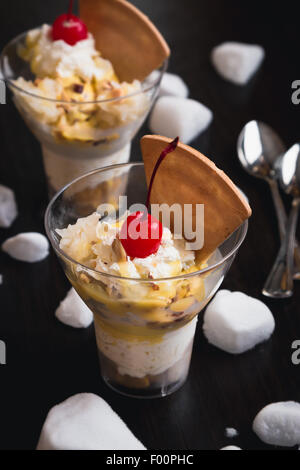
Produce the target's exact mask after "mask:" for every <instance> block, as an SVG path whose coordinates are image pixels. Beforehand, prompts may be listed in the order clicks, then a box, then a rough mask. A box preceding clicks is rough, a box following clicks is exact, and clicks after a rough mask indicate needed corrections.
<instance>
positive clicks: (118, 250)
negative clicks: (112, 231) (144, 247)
mask: <svg viewBox="0 0 300 470" xmlns="http://www.w3.org/2000/svg"><path fill="white" fill-rule="evenodd" d="M112 249H113V251H114V253H115V255H116V257H117V260H118V261H126V260H127V256H126V252H125V250H124V248H123V246H122V244H121V242H120V240H119V239H118V238H116V239H115V240H114V241H113V244H112Z"/></svg>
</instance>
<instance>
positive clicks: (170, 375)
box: [45, 163, 248, 398]
mask: <svg viewBox="0 0 300 470" xmlns="http://www.w3.org/2000/svg"><path fill="white" fill-rule="evenodd" d="M115 180H118V181H121V186H122V190H123V194H124V195H126V196H127V207H128V208H130V206H131V205H132V204H136V203H140V202H141V201H144V200H145V198H146V195H147V185H146V180H145V174H144V166H143V164H142V163H128V164H124V165H115V166H113V167H108V168H104V169H99V170H95V171H92V172H90V173H89V174H86V175H84V176H82V177H80V178H78V179H77V180H75V181H73V182H72V183H70V184H69V185H67V186H66V187H65V188H63V189H62V190H61V191H60V192H59V193H58V194H57V195H56V196H55V197H54V198H53V199H52V201H51V202H50V204H49V206H48V209H47V211H46V215H45V226H46V230H47V234H48V237H49V239H50V241H51V243H52V246H53V248H54V250H55V252H56V254H57V256H58V258H59V260H60V262H61V264H62V266H63V269H64V271H65V273H66V275H67V277H68V279H69V280H70V282H71V284H72V285H73V286H74V288H75V289H76V291H77V292H78V294H79V295H80V296H81V298H82V299H83V300H84V301H85V302H86V304H87V305H88V307H89V308H90V309H91V310H92V312H93V314H94V320H95V322H94V323H95V333H96V340H97V346H98V351H99V358H100V366H101V372H102V377H103V379H104V381H105V382H106V383H107V384H108V385H109V386H110V387H111V388H112V389H114V390H116V391H117V392H119V393H122V394H125V395H128V396H133V397H144V398H150V397H163V396H166V395H168V394H170V393H172V392H174V391H175V390H177V389H178V388H179V387H181V386H182V385H183V383H184V382H185V380H186V378H187V375H188V370H189V365H190V359H191V353H192V347H193V340H194V334H195V328H196V323H197V316H198V314H199V312H200V311H201V310H202V309H203V308H204V307H205V306H206V304H207V303H208V302H209V300H210V299H211V298H212V296H213V295H214V294H215V293H216V291H217V290H218V288H219V287H220V285H221V283H222V281H223V279H224V276H225V275H226V272H227V271H228V269H229V267H230V265H231V263H232V261H233V259H234V257H235V255H236V253H237V251H238V249H239V247H240V245H241V244H242V242H243V240H244V238H245V236H246V232H247V227H248V222H247V221H246V222H244V223H243V225H241V226H240V227H239V228H238V229H237V230H236V231H235V232H234V233H233V234H232V235H231V236H230V237H229V238H228V239H227V240H226V241H225V242H224V243H223V244H222V245H221V246H220V247H219V248H218V250H216V252H215V253H214V254H213V255H212V256H211V257H210V259H209V260H208V261H207V263H206V265H205V266H206V267H205V268H204V269H201V270H196V268H195V270H194V272H189V273H188V274H187V273H186V274H183V275H180V276H176V277H171V278H163V279H136V278H134V279H132V278H127V277H120V276H114V275H111V274H107V273H101V272H99V271H95V270H93V269H90V268H88V267H87V266H85V265H84V264H80V263H78V262H76V261H75V260H74V259H72V258H71V257H70V256H68V255H67V254H66V253H65V252H64V251H63V250H62V249H61V248H60V236H59V235H58V233H57V232H56V229H61V228H65V227H67V226H68V224H74V223H75V222H76V221H77V219H78V218H81V217H86V216H88V215H90V214H91V213H92V212H94V211H96V210H97V208H98V207H99V205H100V204H101V205H102V204H107V203H108V202H109V200H110V198H109V196H108V195H103V193H97V189H94V191H95V193H94V196H93V190H91V189H89V200H88V201H87V200H85V201H83V200H82V199H81V198H79V199H78V198H76V197H75V198H74V195H76V194H80V193H81V192H85V190H86V188H97V184H99V185H101V184H103V182H104V181H106V182H114V181H115ZM122 181H123V183H124V184H123V185H122ZM114 208H116V210H119V214H118V216H120V215H122V213H123V212H124V208H123V207H122V208H121V207H120V206H118V202H117V201H115V205H114ZM108 211H109V209H108Z"/></svg>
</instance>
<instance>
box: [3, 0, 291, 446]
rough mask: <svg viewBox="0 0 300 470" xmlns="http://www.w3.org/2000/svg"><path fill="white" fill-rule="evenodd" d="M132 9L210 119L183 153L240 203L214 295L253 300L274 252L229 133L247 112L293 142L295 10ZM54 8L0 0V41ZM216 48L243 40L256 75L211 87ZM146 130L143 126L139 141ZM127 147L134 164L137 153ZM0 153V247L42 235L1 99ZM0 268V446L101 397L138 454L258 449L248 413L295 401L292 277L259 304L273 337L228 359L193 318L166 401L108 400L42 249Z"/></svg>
mask: <svg viewBox="0 0 300 470" xmlns="http://www.w3.org/2000/svg"><path fill="white" fill-rule="evenodd" d="M133 3H134V4H136V5H138V6H139V7H140V8H141V9H142V10H143V11H144V12H145V13H146V14H148V15H149V16H150V17H151V19H152V20H153V21H154V22H155V24H156V25H157V26H158V28H159V29H160V30H161V31H162V33H163V34H164V35H165V37H166V39H167V41H168V42H169V44H170V46H171V49H172V58H171V61H170V71H172V72H175V73H178V74H180V75H181V76H182V77H183V78H184V79H185V81H186V82H187V84H188V86H189V88H190V94H191V97H192V98H195V99H197V100H199V101H201V102H203V103H204V104H205V105H207V106H208V107H210V108H211V109H212V110H213V112H214V121H213V124H212V125H211V127H210V128H209V130H208V131H207V132H206V133H205V134H203V135H202V136H200V137H199V138H198V139H197V140H196V141H195V142H193V145H194V146H195V147H196V148H197V149H199V150H200V151H202V152H203V153H204V154H206V155H207V156H209V157H210V158H212V159H213V160H214V161H215V162H216V164H217V165H218V166H220V167H221V168H222V169H223V170H225V171H226V172H227V173H228V175H229V176H230V177H232V178H233V180H234V181H235V182H236V183H237V184H238V185H239V186H240V187H241V188H242V189H243V190H244V191H245V192H246V194H247V195H248V196H249V198H250V202H251V205H252V208H253V217H252V219H251V222H250V228H249V233H248V236H247V239H246V241H245V243H244V245H243V247H242V248H241V250H240V252H239V254H238V257H237V258H236V260H235V262H234V265H233V266H232V268H231V270H230V272H229V274H228V276H227V278H226V281H225V282H224V287H225V288H228V289H232V290H241V291H243V292H246V293H247V294H250V295H253V296H256V297H259V298H262V297H261V295H260V291H261V287H262V285H263V282H264V280H265V278H266V276H267V274H268V271H269V269H270V267H271V265H272V262H273V260H274V257H275V255H276V252H277V249H278V245H279V240H278V234H277V226H276V220H275V216H274V210H273V206H272V202H271V198H270V194H269V193H268V188H267V186H266V184H265V183H264V182H262V181H257V180H254V179H252V178H251V177H250V176H248V175H246V174H245V173H244V172H243V170H242V169H241V168H240V166H239V163H238V161H237V156H236V147H235V146H236V139H237V136H238V133H239V131H240V130H241V127H242V125H243V124H244V123H245V122H246V121H248V120H250V119H253V118H256V119H261V120H264V121H266V122H267V123H269V124H270V125H271V126H273V127H274V128H275V129H276V130H277V131H278V132H279V133H280V134H281V136H282V138H283V139H284V140H285V142H286V143H287V145H291V144H293V143H294V142H295V141H297V139H298V136H299V121H300V107H297V106H294V105H293V104H292V103H291V82H292V81H293V80H296V79H299V78H300V77H299V73H298V71H299V58H298V55H299V54H298V53H297V41H298V32H297V31H298V15H297V12H296V11H295V7H294V5H295V3H290V4H289V2H283V3H281V7H280V8H279V7H276V5H274V4H271V3H270V2H257V3H256V2H251V1H248V2H241V1H235V2H234V1H231V0H226V1H223V0H218V1H217V0H186V1H185V2H182V1H181V0H164V1H159V2H158V1H155V2H150V1H147V0H143V1H142V0H140V1H134V2H133ZM66 4H67V2H66V1H59V0H52V1H51V2H41V1H39V0H28V1H26V2H23V1H21V0H18V1H17V0H11V1H10V2H1V28H0V47H1V48H2V47H3V46H4V44H5V43H6V42H7V41H8V40H9V39H10V38H12V37H13V36H15V35H17V34H19V33H21V32H22V31H24V30H26V29H29V28H33V27H35V26H37V25H39V24H41V23H43V22H52V21H53V20H54V18H55V16H56V15H58V14H60V13H61V12H62V9H63V8H65V6H66ZM263 4H264V5H265V9H264V8H263ZM271 5H272V11H270V8H271ZM17 13H18V14H17ZM224 40H238V41H245V42H250V43H255V42H256V43H258V44H261V45H263V46H264V47H265V49H266V60H265V63H264V65H263V67H262V69H261V71H260V72H259V73H258V75H257V76H256V77H255V78H254V80H253V81H252V82H251V83H250V84H249V85H248V86H247V87H244V88H238V87H236V86H233V85H231V84H229V83H226V82H224V81H223V80H222V79H221V78H220V77H219V76H217V74H216V73H215V72H214V70H213V69H212V67H211V65H210V62H209V53H210V51H211V49H212V47H213V46H215V45H217V44H218V43H220V42H222V41H224ZM145 132H147V127H146V126H145V127H144V128H143V129H142V130H141V132H140V134H139V135H140V136H141V135H143V133H145ZM137 142H138V140H137V139H136V141H135V145H134V150H133V156H132V159H133V160H138V159H140V155H139V151H138V143H137ZM0 145H1V159H0V183H3V184H6V185H8V186H10V187H11V188H13V189H14V190H15V192H16V197H17V201H18V206H19V211H20V215H19V217H18V219H17V220H16V222H15V223H14V224H13V226H12V227H11V228H10V229H7V230H4V229H2V230H0V242H2V241H4V240H5V239H6V238H7V237H9V236H11V235H14V234H17V233H18V232H20V231H32V230H36V231H41V232H43V230H44V229H43V213H44V210H45V207H46V204H47V194H46V188H45V179H44V175H43V168H42V162H41V156H40V148H39V144H38V143H37V141H36V140H35V139H34V137H33V136H32V135H31V134H30V132H29V131H28V130H27V128H26V126H25V124H24V122H23V121H22V119H21V117H20V116H19V115H18V112H17V111H16V109H15V108H14V105H13V104H12V102H11V99H10V97H9V98H8V103H7V104H6V105H3V106H1V107H0ZM288 202H289V201H287V203H288ZM0 273H2V274H3V276H4V282H3V285H2V286H0V311H1V315H0V339H1V340H4V341H5V342H6V345H7V365H5V366H3V365H2V366H0V448H1V449H31V448H34V447H35V445H36V442H37V439H38V436H39V432H40V429H41V426H42V423H43V421H44V419H45V416H46V414H47V412H48V410H49V409H50V407H52V406H53V405H55V404H56V403H58V402H60V401H62V400H64V399H65V398H67V397H68V396H70V395H72V394H75V393H78V392H94V393H97V394H99V395H101V396H102V397H103V398H104V399H105V400H107V401H108V403H109V404H110V405H111V406H112V407H113V408H114V410H115V411H117V412H118V413H119V414H120V416H121V417H122V418H123V419H124V421H125V422H126V423H127V424H128V426H129V427H130V428H131V429H132V431H133V432H134V433H135V434H136V436H137V437H138V438H139V439H140V440H141V441H142V442H143V443H144V444H145V446H146V447H148V448H151V449H219V448H220V447H222V446H224V445H228V444H236V445H239V446H241V447H242V448H244V449H263V448H270V447H268V446H265V445H264V444H263V443H261V442H260V441H259V440H258V438H257V437H256V436H255V435H254V433H253V432H252V430H251V425H252V421H253V418H254V417H255V415H256V413H257V412H258V411H259V410H260V409H261V408H262V407H263V406H264V405H266V404H268V403H270V402H273V401H279V400H298V401H300V366H298V368H297V366H294V365H292V363H291V353H292V350H291V343H292V342H293V341H294V340H295V339H298V338H300V311H299V302H300V285H299V283H298V284H297V285H296V286H295V295H294V297H293V298H292V299H290V300H285V301H271V300H266V299H264V300H265V301H266V303H267V305H269V307H270V308H271V309H272V311H273V313H274V315H275V319H276V331H275V333H274V335H273V337H272V339H271V340H270V341H268V342H267V343H266V344H263V345H260V346H259V347H258V348H256V349H255V350H254V351H251V352H248V353H246V354H243V355H241V356H237V357H234V356H231V355H228V354H225V353H223V352H221V351H220V350H217V349H216V348H214V347H212V346H209V345H208V344H207V342H206V340H205V339H204V337H203V334H202V329H201V326H202V325H201V323H202V321H201V315H200V321H199V324H198V329H197V334H196V338H195V344H194V351H193V358H192V364H191V370H190V375H189V379H188V381H187V383H186V385H185V386H184V388H182V389H181V390H180V391H178V392H176V393H175V394H174V395H173V396H171V397H168V398H165V399H160V400H153V401H151V400H148V401H139V400H133V399H127V398H124V397H120V396H118V395H117V394H114V393H113V392H112V391H110V390H109V389H108V388H107V387H106V386H105V385H104V383H102V381H101V379H100V374H99V368H98V358H97V354H96V344H95V339H94V331H93V327H90V328H89V329H87V330H84V331H83V330H82V331H77V330H75V329H72V328H68V327H67V326H64V325H62V324H60V323H59V322H58V321H57V320H56V319H55V318H54V311H55V309H56V307H57V305H58V303H59V301H60V300H61V299H62V298H63V297H64V296H65V293H66V292H67V289H68V288H69V285H68V282H67V280H66V278H65V276H64V274H63V272H62V270H61V268H60V266H59V264H58V261H57V259H56V257H55V255H54V253H53V252H51V255H50V256H49V257H48V258H47V259H46V260H45V261H43V262H41V263H37V264H33V265H30V264H26V263H20V262H17V261H14V260H12V259H10V258H9V257H8V256H6V255H5V254H4V253H0ZM227 426H232V427H235V428H236V429H238V431H239V433H240V435H239V437H238V438H236V439H233V440H229V439H227V438H226V437H225V435H224V431H225V427H227Z"/></svg>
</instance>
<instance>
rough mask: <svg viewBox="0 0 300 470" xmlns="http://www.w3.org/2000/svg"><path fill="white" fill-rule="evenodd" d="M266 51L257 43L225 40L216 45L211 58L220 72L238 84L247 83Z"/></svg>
mask: <svg viewBox="0 0 300 470" xmlns="http://www.w3.org/2000/svg"><path fill="white" fill-rule="evenodd" d="M264 57H265V51H264V49H263V48H262V47H261V46H258V45H256V44H243V43H239V42H224V43H223V44H220V45H219V46H217V47H215V48H214V49H213V50H212V53H211V60H212V63H213V65H214V66H215V68H216V70H217V71H218V72H219V74H220V75H221V76H222V77H223V78H225V79H226V80H229V81H231V82H233V83H235V84H236V85H245V84H246V83H247V82H248V81H249V80H250V79H251V77H252V76H253V75H254V74H255V72H256V71H257V70H258V68H259V67H260V65H261V63H262V61H263V59H264Z"/></svg>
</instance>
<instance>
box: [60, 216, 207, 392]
mask: <svg viewBox="0 0 300 470" xmlns="http://www.w3.org/2000/svg"><path fill="white" fill-rule="evenodd" d="M127 215H128V214H124V216H123V217H122V218H121V219H119V220H117V221H113V220H109V219H104V220H101V219H100V216H99V214H98V213H93V214H91V215H90V216H88V217H85V218H81V219H79V220H77V222H76V223H75V224H73V225H69V226H68V227H67V228H65V229H61V230H57V233H58V234H59V235H60V237H61V239H60V248H61V249H62V250H63V252H64V253H66V254H67V255H68V256H69V257H70V258H72V259H74V260H76V261H77V262H78V263H81V264H82V265H84V266H86V267H89V268H91V269H92V270H93V271H91V270H88V269H85V268H84V267H81V266H78V267H77V269H76V270H75V271H74V269H72V266H71V265H70V269H69V270H67V275H68V277H69V279H70V281H71V282H72V284H73V285H74V286H75V288H76V289H77V291H78V292H79V293H80V295H81V296H82V297H83V298H84V300H85V301H86V303H87V305H88V306H89V307H90V308H91V309H92V311H93V312H94V315H95V326H96V338H97V344H98V348H99V352H100V356H101V360H102V362H103V361H104V363H105V366H106V367H109V368H110V370H113V371H114V374H115V375H116V381H117V382H118V383H121V384H123V385H124V386H126V383H127V386H128V387H137V388H140V387H142V388H143V387H144V385H145V384H148V385H147V386H150V384H152V385H153V383H154V382H156V384H157V383H158V382H159V381H160V382H161V383H163V382H164V381H165V383H168V382H169V381H170V378H168V379H167V376H168V377H173V379H172V380H173V381H174V382H175V381H176V380H179V379H180V378H182V374H186V373H187V367H186V362H189V359H190V353H191V347H192V342H193V337H194V332H195V327H196V319H195V316H196V314H197V312H198V311H199V309H200V308H201V302H203V300H204V298H205V290H204V281H203V279H200V278H197V277H196V276H195V277H192V278H190V279H189V278H186V279H185V278H184V277H183V278H182V279H179V280H176V279H175V280H173V279H170V278H173V277H174V276H179V275H183V276H184V275H185V274H189V273H193V272H196V271H197V270H199V269H201V267H204V266H205V264H202V265H200V266H199V265H197V262H196V258H195V253H194V252H193V251H190V250H186V249H185V242H184V240H174V237H173V234H172V233H171V231H170V230H169V229H168V228H167V227H164V229H163V235H162V241H161V245H160V247H159V249H158V251H157V252H156V253H155V254H152V255H150V256H148V257H145V258H134V259H131V258H130V257H129V256H127V255H126V253H125V251H124V249H123V247H122V245H121V243H120V240H119V236H120V231H121V228H122V225H123V223H124V221H125V220H126V217H127ZM103 274H104V275H103ZM105 274H109V275H110V276H105ZM113 276H118V277H113ZM129 278H130V279H129ZM135 279H136V280H137V281H135ZM164 279H166V280H164ZM140 280H143V281H144V282H142V283H141V282H139V281H140ZM175 377H177V378H176V379H175ZM133 379H134V380H133Z"/></svg>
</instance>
